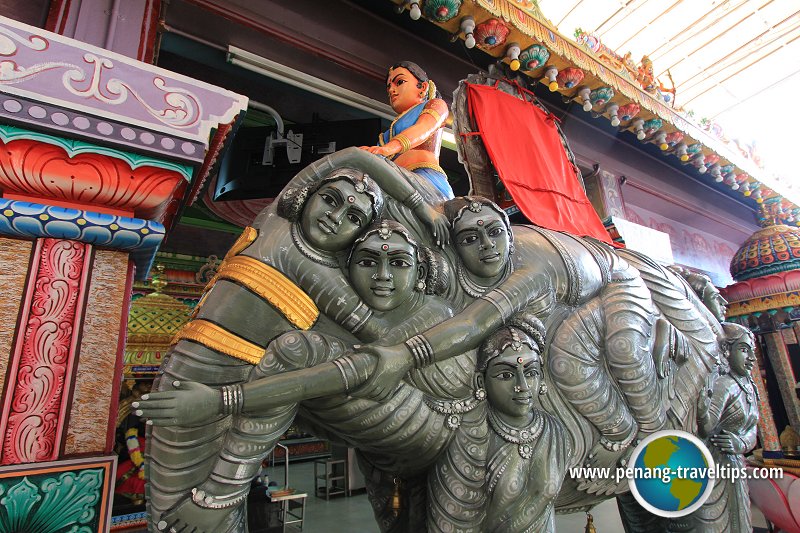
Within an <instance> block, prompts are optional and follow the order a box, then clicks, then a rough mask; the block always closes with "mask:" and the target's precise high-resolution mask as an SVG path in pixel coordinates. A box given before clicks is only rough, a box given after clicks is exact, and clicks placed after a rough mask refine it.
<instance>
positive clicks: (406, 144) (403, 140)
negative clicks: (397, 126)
mask: <svg viewBox="0 0 800 533" xmlns="http://www.w3.org/2000/svg"><path fill="white" fill-rule="evenodd" d="M390 140H392V141H397V142H399V143H400V147H401V148H400V153H401V154H404V153H406V152H408V151H409V150H411V141H409V140H408V137H406V136H405V135H404V134H402V133H400V134H398V135H395V136H394V137H392V138H391V139H390Z"/></svg>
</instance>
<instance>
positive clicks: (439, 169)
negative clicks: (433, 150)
mask: <svg viewBox="0 0 800 533" xmlns="http://www.w3.org/2000/svg"><path fill="white" fill-rule="evenodd" d="M418 168H430V169H431V170H435V171H436V172H441V173H442V174H444V175H445V176H446V175H447V172H445V171H444V169H443V168H442V167H440V166H439V165H437V164H436V163H412V164H410V165H408V166H407V167H406V169H407V170H410V171H411V172H414V171H415V170H416V169H418Z"/></svg>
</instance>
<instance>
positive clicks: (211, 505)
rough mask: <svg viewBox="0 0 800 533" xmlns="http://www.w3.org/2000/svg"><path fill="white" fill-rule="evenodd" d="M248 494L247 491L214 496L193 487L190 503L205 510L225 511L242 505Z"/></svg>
mask: <svg viewBox="0 0 800 533" xmlns="http://www.w3.org/2000/svg"><path fill="white" fill-rule="evenodd" d="M248 493H249V491H244V492H243V493H240V494H234V495H229V496H214V495H212V494H208V493H207V492H206V491H204V490H203V489H198V488H196V487H195V488H193V489H192V501H193V502H194V503H195V504H197V505H198V506H199V507H203V508H205V509H227V508H229V507H234V506H236V505H239V504H240V503H242V502H243V501H244V500H245V499H246V498H247V495H248Z"/></svg>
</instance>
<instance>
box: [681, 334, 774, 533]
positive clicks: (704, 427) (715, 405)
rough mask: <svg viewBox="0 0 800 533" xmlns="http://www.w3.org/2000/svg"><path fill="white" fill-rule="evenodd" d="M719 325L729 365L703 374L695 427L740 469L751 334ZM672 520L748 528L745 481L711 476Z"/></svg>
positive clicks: (720, 458)
mask: <svg viewBox="0 0 800 533" xmlns="http://www.w3.org/2000/svg"><path fill="white" fill-rule="evenodd" d="M722 327H723V330H724V332H725V337H724V339H723V340H722V353H723V355H724V356H725V357H726V358H727V365H728V366H729V369H728V371H727V373H723V374H722V375H721V376H720V377H719V378H718V379H716V380H714V379H713V375H712V376H710V377H709V380H708V382H707V390H706V391H704V392H705V393H704V394H703V395H702V396H701V397H700V398H699V400H698V403H697V427H698V430H699V435H700V436H701V437H704V438H705V439H706V442H707V443H708V445H709V449H710V450H711V455H712V456H713V457H714V461H715V462H716V463H717V464H719V465H721V466H729V467H731V468H732V469H740V468H743V467H744V459H743V457H742V454H743V453H745V452H748V451H750V450H752V449H753V447H754V446H755V444H756V425H757V424H758V402H759V397H758V389H756V386H755V384H754V383H753V378H752V374H751V371H752V369H753V365H755V362H756V357H755V352H754V350H755V339H754V338H753V334H752V333H751V332H750V330H749V329H747V328H745V327H743V326H740V325H738V324H732V323H730V322H723V324H722ZM723 371H724V370H723ZM676 522H678V523H677V524H675V526H677V527H675V528H674V529H675V530H680V531H689V530H700V531H719V532H722V531H735V532H745V531H751V530H752V524H751V518H750V500H749V496H748V490H747V481H746V480H744V479H737V480H736V481H734V482H731V481H730V480H728V479H719V480H717V482H716V483H715V484H714V488H713V489H712V492H711V496H710V497H709V498H708V500H707V501H706V503H704V504H703V507H701V508H700V510H699V511H697V512H696V513H693V514H692V515H691V516H689V517H687V518H686V519H684V520H680V519H677V520H676Z"/></svg>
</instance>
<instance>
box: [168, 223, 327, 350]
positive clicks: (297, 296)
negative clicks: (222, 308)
mask: <svg viewBox="0 0 800 533" xmlns="http://www.w3.org/2000/svg"><path fill="white" fill-rule="evenodd" d="M257 235H258V233H257V232H256V231H255V230H254V229H253V228H245V231H244V232H243V233H242V236H241V237H239V240H237V241H236V243H234V245H233V247H232V248H231V250H230V252H228V254H227V255H226V256H225V260H224V261H223V262H222V264H221V265H220V267H219V270H218V271H217V273H216V275H215V276H214V277H213V278H212V279H211V281H209V283H208V285H206V291H205V293H206V294H204V295H203V298H202V299H201V300H200V302H199V303H198V305H197V307H196V308H195V312H194V313H193V318H194V316H195V315H196V314H197V311H198V310H199V309H200V307H202V304H203V302H204V301H205V299H206V296H207V295H208V292H209V290H211V287H213V286H214V284H215V283H216V282H217V281H218V280H220V279H228V280H231V281H233V282H235V283H237V284H239V285H241V286H243V287H245V288H247V289H249V290H250V291H252V292H253V293H255V294H257V295H258V296H260V297H261V298H263V299H264V300H266V301H267V302H269V303H270V304H271V305H272V306H273V307H275V309H277V310H278V311H279V312H280V313H281V314H282V315H283V316H284V317H286V320H288V321H289V322H290V323H291V324H292V325H294V327H296V328H298V329H302V330H307V329H309V328H311V326H313V325H314V322H316V320H317V317H319V309H318V308H317V306H316V304H315V303H314V300H312V299H311V297H309V296H308V295H307V294H306V293H305V292H303V290H302V289H301V288H300V287H298V286H297V285H295V284H294V282H293V281H292V280H290V279H289V278H287V277H286V276H284V275H283V274H282V273H281V272H279V271H278V270H276V269H274V268H272V267H271V266H269V265H267V264H264V263H262V262H261V261H259V260H258V259H254V258H252V257H248V256H246V255H235V254H237V253H239V252H241V251H242V250H244V249H245V248H247V246H249V245H250V243H252V242H253V241H254V240H255V239H256V237H257ZM181 339H186V340H190V341H193V342H197V343H199V344H202V345H203V346H206V347H208V348H211V349H212V350H215V351H217V352H220V353H224V354H226V355H230V356H231V357H235V358H237V359H241V360H242V361H247V362H248V363H250V364H253V365H255V364H258V362H259V361H261V358H262V357H263V355H264V348H262V347H260V346H258V345H257V344H254V343H252V342H250V341H248V340H246V339H243V338H241V337H239V336H238V335H236V334H234V333H231V332H230V331H228V330H226V329H225V328H223V327H221V326H218V325H217V324H214V323H213V322H209V321H207V320H202V319H194V320H191V321H190V322H189V323H187V324H186V325H185V326H184V327H183V328H182V329H181V330H180V331H178V333H177V334H176V335H175V338H174V339H173V340H172V344H175V343H177V342H178V341H179V340H181Z"/></svg>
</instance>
